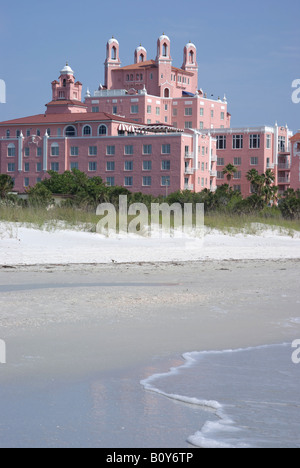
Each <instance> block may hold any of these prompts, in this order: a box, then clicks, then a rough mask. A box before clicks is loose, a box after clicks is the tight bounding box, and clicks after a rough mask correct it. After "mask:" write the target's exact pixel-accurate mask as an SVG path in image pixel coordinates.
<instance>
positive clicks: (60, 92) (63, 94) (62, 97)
mask: <svg viewBox="0 0 300 468" xmlns="http://www.w3.org/2000/svg"><path fill="white" fill-rule="evenodd" d="M58 98H59V99H64V98H65V93H64V92H63V91H59V93H58Z"/></svg>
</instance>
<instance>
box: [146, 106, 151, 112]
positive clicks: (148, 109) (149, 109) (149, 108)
mask: <svg viewBox="0 0 300 468" xmlns="http://www.w3.org/2000/svg"><path fill="white" fill-rule="evenodd" d="M151 112H152V106H147V114H151Z"/></svg>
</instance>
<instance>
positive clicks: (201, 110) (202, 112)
mask: <svg viewBox="0 0 300 468" xmlns="http://www.w3.org/2000/svg"><path fill="white" fill-rule="evenodd" d="M203 115H204V107H200V116H201V117H203Z"/></svg>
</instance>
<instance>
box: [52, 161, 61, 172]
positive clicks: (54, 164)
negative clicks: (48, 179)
mask: <svg viewBox="0 0 300 468" xmlns="http://www.w3.org/2000/svg"><path fill="white" fill-rule="evenodd" d="M51 171H54V172H58V171H59V163H58V162H55V163H51Z"/></svg>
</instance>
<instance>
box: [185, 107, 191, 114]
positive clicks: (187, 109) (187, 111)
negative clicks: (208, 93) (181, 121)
mask: <svg viewBox="0 0 300 468" xmlns="http://www.w3.org/2000/svg"><path fill="white" fill-rule="evenodd" d="M184 115H193V108H192V107H186V108H185V109H184Z"/></svg>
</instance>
